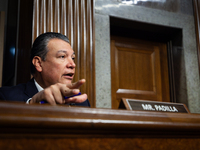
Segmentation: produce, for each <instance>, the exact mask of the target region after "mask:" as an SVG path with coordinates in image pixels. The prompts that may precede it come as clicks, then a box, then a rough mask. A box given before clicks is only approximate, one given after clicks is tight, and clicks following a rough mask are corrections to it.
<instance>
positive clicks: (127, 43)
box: [111, 37, 170, 108]
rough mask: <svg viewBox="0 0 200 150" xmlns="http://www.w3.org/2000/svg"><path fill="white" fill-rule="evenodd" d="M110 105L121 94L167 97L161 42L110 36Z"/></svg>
mask: <svg viewBox="0 0 200 150" xmlns="http://www.w3.org/2000/svg"><path fill="white" fill-rule="evenodd" d="M111 76H112V77H111V78H112V79H111V86H112V87H111V89H112V108H118V106H119V102H120V100H121V98H133V99H143V100H152V101H165V102H169V101H170V94H169V77H168V61H167V47H166V44H164V43H156V42H149V41H142V40H136V39H129V38H121V37H120V38H119V37H111Z"/></svg>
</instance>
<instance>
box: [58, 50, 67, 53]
mask: <svg viewBox="0 0 200 150" xmlns="http://www.w3.org/2000/svg"><path fill="white" fill-rule="evenodd" d="M57 53H67V51H66V50H59V51H57Z"/></svg>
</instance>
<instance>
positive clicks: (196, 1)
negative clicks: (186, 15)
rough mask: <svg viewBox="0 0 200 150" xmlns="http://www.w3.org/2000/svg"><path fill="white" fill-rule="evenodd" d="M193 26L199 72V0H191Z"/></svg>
mask: <svg viewBox="0 0 200 150" xmlns="http://www.w3.org/2000/svg"><path fill="white" fill-rule="evenodd" d="M193 9H194V18H195V28H196V40H197V55H198V64H199V74H200V0H193Z"/></svg>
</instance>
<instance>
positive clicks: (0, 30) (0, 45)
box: [0, 11, 5, 87]
mask: <svg viewBox="0 0 200 150" xmlns="http://www.w3.org/2000/svg"><path fill="white" fill-rule="evenodd" d="M4 26H5V12H4V11H0V87H1V86H2V75H3V74H2V70H3V49H4Z"/></svg>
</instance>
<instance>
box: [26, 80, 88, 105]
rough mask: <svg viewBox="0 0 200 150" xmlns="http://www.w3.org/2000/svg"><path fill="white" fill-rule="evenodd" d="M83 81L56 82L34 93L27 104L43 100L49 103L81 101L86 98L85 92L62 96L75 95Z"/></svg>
mask: <svg viewBox="0 0 200 150" xmlns="http://www.w3.org/2000/svg"><path fill="white" fill-rule="evenodd" d="M84 83H85V79H81V80H79V81H78V82H75V83H72V84H68V85H66V84H62V83H56V84H54V85H51V86H49V87H47V88H45V89H44V90H42V91H40V92H38V93H37V94H35V95H34V96H33V97H32V99H31V100H30V102H29V104H34V103H40V102H41V101H43V100H45V101H47V102H48V103H49V104H51V105H56V104H66V103H82V102H84V101H85V100H87V94H81V95H78V96H74V97H70V98H67V99H65V98H64V97H65V96H66V97H69V96H72V95H77V94H78V93H79V92H80V90H79V88H80V86H81V85H83V84H84Z"/></svg>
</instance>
